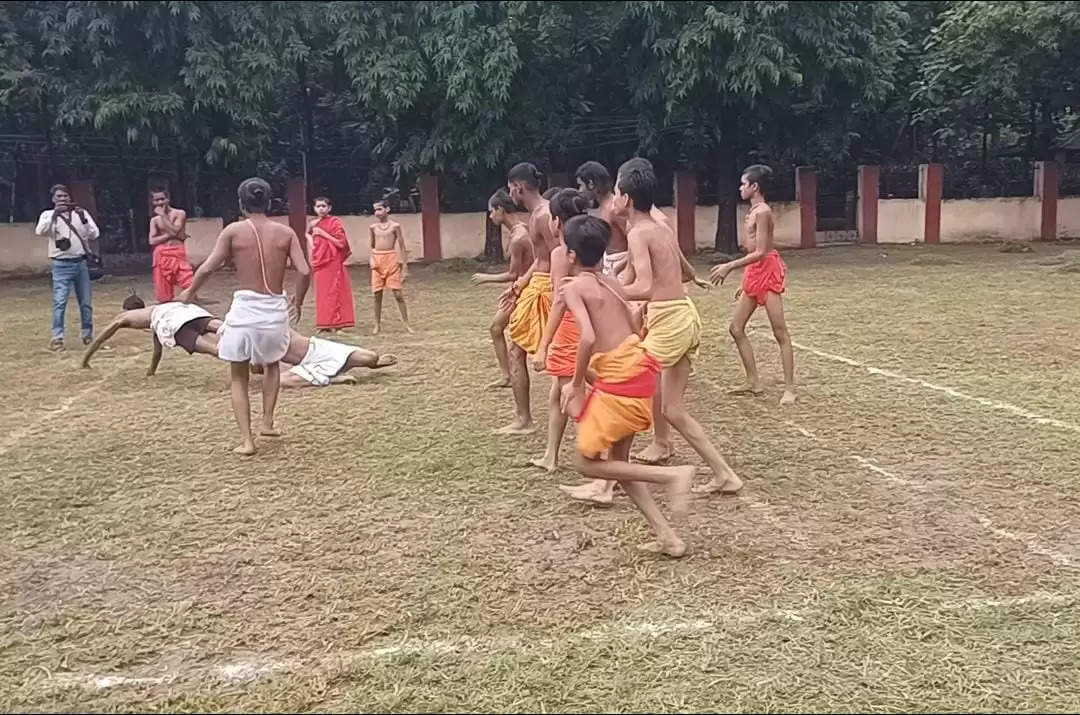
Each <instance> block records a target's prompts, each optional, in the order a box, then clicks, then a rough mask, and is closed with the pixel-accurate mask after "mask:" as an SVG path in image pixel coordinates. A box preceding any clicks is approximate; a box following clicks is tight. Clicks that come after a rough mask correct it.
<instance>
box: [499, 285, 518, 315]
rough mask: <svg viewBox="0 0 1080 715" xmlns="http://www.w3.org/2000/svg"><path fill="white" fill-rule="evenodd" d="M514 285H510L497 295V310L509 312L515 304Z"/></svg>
mask: <svg viewBox="0 0 1080 715" xmlns="http://www.w3.org/2000/svg"><path fill="white" fill-rule="evenodd" d="M515 285H517V284H516V283H511V284H510V287H509V288H507V289H506V290H504V291H503V292H502V293H500V294H499V310H511V309H512V308H513V307H514V305H515V304H516V303H517V293H516V292H515V291H514V286H515Z"/></svg>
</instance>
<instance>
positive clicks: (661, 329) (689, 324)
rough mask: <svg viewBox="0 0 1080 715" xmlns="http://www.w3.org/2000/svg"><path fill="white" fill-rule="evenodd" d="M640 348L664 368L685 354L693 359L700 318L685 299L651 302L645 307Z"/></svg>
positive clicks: (699, 343)
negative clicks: (644, 331)
mask: <svg viewBox="0 0 1080 715" xmlns="http://www.w3.org/2000/svg"><path fill="white" fill-rule="evenodd" d="M645 330H646V333H645V339H644V340H643V341H642V343H641V344H642V346H643V347H644V348H645V350H646V351H647V352H648V353H649V354H650V355H652V356H653V357H654V358H656V360H657V362H659V363H660V364H661V365H663V366H664V367H671V366H672V365H674V364H675V363H677V362H679V360H682V358H683V356H684V355H685V356H686V357H687V359H689V360H691V361H693V360H696V359H697V352H698V346H700V345H701V316H700V315H698V312H697V308H696V307H695V306H694V303H693V302H692V301H691V300H690V299H689V298H677V299H675V300H659V301H652V302H650V303H649V305H648V307H647V308H646V318H645Z"/></svg>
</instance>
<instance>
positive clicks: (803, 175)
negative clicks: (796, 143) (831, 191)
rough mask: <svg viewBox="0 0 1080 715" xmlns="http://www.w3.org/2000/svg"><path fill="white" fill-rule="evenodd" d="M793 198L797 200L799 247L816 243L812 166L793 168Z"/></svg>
mask: <svg viewBox="0 0 1080 715" xmlns="http://www.w3.org/2000/svg"><path fill="white" fill-rule="evenodd" d="M795 200H796V201H798V202H799V247H800V248H813V247H814V246H816V245H817V174H815V173H814V167H812V166H799V167H796V168H795Z"/></svg>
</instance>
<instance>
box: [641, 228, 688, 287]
mask: <svg viewBox="0 0 1080 715" xmlns="http://www.w3.org/2000/svg"><path fill="white" fill-rule="evenodd" d="M627 240H628V243H629V245H630V256H631V263H632V265H633V266H634V268H635V273H637V274H638V275H640V273H641V264H642V261H641V258H643V257H645V256H647V259H648V265H649V267H650V270H651V272H652V291H651V295H650V296H649V300H653V301H661V300H676V299H679V298H684V297H686V291H685V290H684V289H683V284H682V262H681V260H680V258H679V247H678V245H677V244H676V242H675V240H674V237H673V235H672V233H671V229H669V228H667V227H666V226H663V225H661V224H659V223H657V222H656V221H653V220H644V221H641V222H640V223H635V224H633V225H631V227H630V232H629V234H628V235H627Z"/></svg>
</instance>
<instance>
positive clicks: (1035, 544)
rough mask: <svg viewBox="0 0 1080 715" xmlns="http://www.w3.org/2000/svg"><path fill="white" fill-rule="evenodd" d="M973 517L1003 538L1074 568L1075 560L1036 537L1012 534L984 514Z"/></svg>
mask: <svg viewBox="0 0 1080 715" xmlns="http://www.w3.org/2000/svg"><path fill="white" fill-rule="evenodd" d="M975 518H976V519H978V521H979V524H981V525H982V526H983V527H984V528H986V529H989V530H990V531H992V532H993V533H995V534H997V535H998V536H1000V537H1002V538H1003V539H1009V540H1010V541H1018V542H1020V543H1021V544H1023V545H1024V546H1026V547H1027V548H1028V550H1029V551H1031V552H1032V553H1034V554H1038V555H1040V556H1045V557H1046V558H1048V559H1050V560H1051V561H1053V562H1054V563H1056V564H1059V565H1061V566H1069V567H1071V568H1076V566H1077V564H1076V562H1075V561H1073V559H1072V557H1070V556H1068V555H1066V554H1063V553H1061V552H1060V551H1057V550H1056V549H1051V548H1049V547H1047V546H1043V545H1042V544H1040V543H1039V540H1038V538H1036V537H1034V536H1031V535H1030V534H1014V533H1013V532H1011V531H1006V530H1005V529H1002V528H1000V527H997V526H994V523H993V522H992V521H990V520H989V519H987V518H986V517H985V516H979V515H976V516H975Z"/></svg>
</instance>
